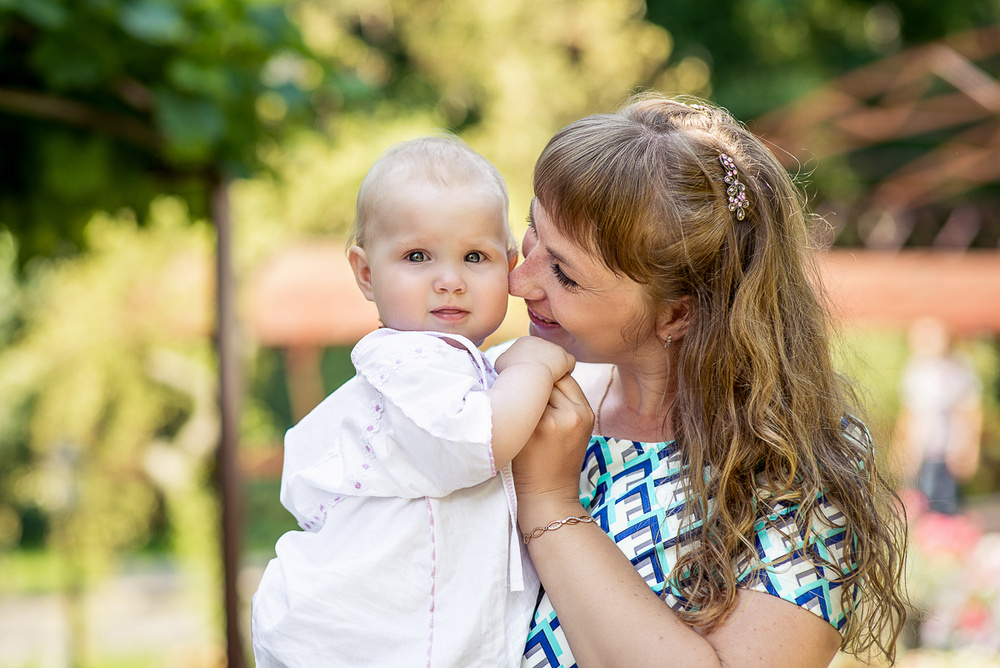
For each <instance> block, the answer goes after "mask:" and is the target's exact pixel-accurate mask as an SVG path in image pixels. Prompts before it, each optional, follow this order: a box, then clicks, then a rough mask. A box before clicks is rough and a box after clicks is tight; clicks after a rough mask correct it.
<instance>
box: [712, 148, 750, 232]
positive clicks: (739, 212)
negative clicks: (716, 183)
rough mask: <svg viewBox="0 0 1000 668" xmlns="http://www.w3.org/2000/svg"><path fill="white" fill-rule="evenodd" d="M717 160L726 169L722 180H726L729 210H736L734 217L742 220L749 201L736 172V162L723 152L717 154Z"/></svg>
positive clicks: (745, 214)
mask: <svg viewBox="0 0 1000 668" xmlns="http://www.w3.org/2000/svg"><path fill="white" fill-rule="evenodd" d="M719 162H721V163H722V166H723V167H724V168H725V170H726V175H725V177H723V180H724V181H725V182H726V186H727V187H726V195H727V196H728V198H729V210H730V211H735V212H736V219H737V220H743V219H744V218H746V217H747V209H748V208H749V206H750V203H749V202H748V201H747V193H746V186H744V185H743V184H742V183H741V182H740V177H739V174H737V172H736V164H735V163H734V162H733V159H732V158H730V157H729V156H728V155H726V154H725V153H720V154H719Z"/></svg>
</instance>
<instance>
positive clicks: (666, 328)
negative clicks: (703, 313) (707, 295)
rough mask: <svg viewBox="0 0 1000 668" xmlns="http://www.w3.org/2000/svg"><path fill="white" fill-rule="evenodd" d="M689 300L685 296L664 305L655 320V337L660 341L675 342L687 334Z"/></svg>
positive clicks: (689, 310)
mask: <svg viewBox="0 0 1000 668" xmlns="http://www.w3.org/2000/svg"><path fill="white" fill-rule="evenodd" d="M691 308H692V307H691V298H690V297H689V296H687V295H685V296H683V297H681V298H680V299H678V300H676V301H673V302H670V303H669V304H667V305H665V306H664V307H663V309H662V310H661V312H660V316H659V317H658V318H657V319H656V335H657V336H658V337H660V341H666V340H667V337H670V339H671V340H673V341H677V340H679V339H681V338H683V337H684V335H685V334H687V329H688V325H690V324H691Z"/></svg>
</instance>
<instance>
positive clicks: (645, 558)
mask: <svg viewBox="0 0 1000 668" xmlns="http://www.w3.org/2000/svg"><path fill="white" fill-rule="evenodd" d="M681 473H682V472H681V453H680V449H679V448H677V447H676V445H675V444H674V443H637V442H634V441H627V440H620V439H613V438H605V437H603V436H594V437H593V438H591V441H590V445H589V446H588V448H587V456H586V459H585V461H584V467H583V474H582V476H581V491H580V501H581V503H582V504H583V507H584V508H586V509H587V510H588V511H589V512H590V514H591V516H593V518H594V519H595V520H597V522H598V523H599V524H600V525H601V527H603V529H604V531H605V532H607V534H608V535H609V536H611V537H612V538H614V540H615V542H616V543H617V544H618V547H619V548H620V549H621V551H622V552H624V553H625V555H626V556H627V557H628V558H629V559H630V560H631V561H632V564H633V565H634V566H635V568H636V570H637V571H639V573H640V574H641V575H642V576H643V577H644V578H645V580H646V582H647V583H648V584H649V586H650V588H651V589H652V590H653V591H654V592H656V594H657V595H659V596H660V597H661V598H663V599H664V600H665V601H666V603H667V604H668V605H670V606H671V607H673V608H675V609H680V608H681V607H682V601H683V594H682V593H681V592H680V591H679V590H677V589H675V588H674V587H672V586H671V585H669V584H668V583H667V579H668V577H669V575H670V572H671V569H672V568H673V567H674V564H675V563H676V562H677V552H676V548H677V546H678V545H679V546H680V550H681V551H684V549H685V547H684V546H685V543H686V542H689V541H690V540H691V536H690V534H681V533H680V518H681V515H682V514H683V510H684V504H685V502H686V498H685V496H684V494H685V492H684V489H683V486H682V477H681ZM795 511H796V506H794V505H784V506H782V505H778V506H776V508H775V510H774V513H773V514H772V515H771V517H770V518H764V517H762V518H761V519H760V520H759V521H758V522H757V527H756V528H757V534H756V538H755V543H756V549H757V556H758V557H759V560H760V564H762V565H763V566H764V568H763V569H760V568H758V569H756V570H754V569H753V568H751V565H750V564H746V565H745V567H744V566H743V565H737V568H739V569H740V570H741V576H740V578H739V580H740V586H742V587H745V588H747V589H752V590H755V591H761V592H767V593H769V594H772V595H774V596H778V597H780V598H783V599H785V600H786V601H791V602H792V603H795V604H796V605H798V606H801V607H803V608H805V609H806V610H809V611H810V612H812V613H814V614H816V615H818V616H819V617H822V618H823V619H825V620H826V621H827V622H829V623H830V624H831V625H833V627H834V628H836V629H838V630H840V629H841V628H843V627H844V625H845V624H846V623H847V620H846V618H845V616H844V611H843V609H842V608H841V603H840V595H841V590H840V586H841V585H840V583H839V582H838V579H839V577H840V576H841V575H842V573H841V572H833V571H832V570H831V569H826V568H823V567H816V566H814V565H813V563H812V562H811V561H810V560H809V559H807V558H806V552H812V553H813V554H815V555H816V556H818V557H820V558H822V559H823V560H825V561H827V562H829V563H833V564H838V565H839V566H840V568H839V569H838V570H841V571H843V572H848V571H849V567H848V566H847V565H846V563H845V562H844V559H843V546H844V540H845V534H846V531H845V530H844V529H843V528H842V525H843V519H842V516H841V515H840V513H839V511H838V510H837V509H836V508H835V507H833V506H832V505H831V504H830V503H829V502H827V501H826V500H825V499H822V498H821V499H820V500H819V505H818V512H819V514H822V515H824V516H825V517H824V518H815V519H814V521H813V526H812V534H811V535H810V536H809V544H808V545H806V544H805V540H804V537H805V536H806V534H807V533H808V532H807V527H804V526H803V527H800V526H796V524H795ZM766 519H770V520H771V523H770V526H765V524H766ZM782 519H785V522H784V523H783V522H782ZM664 589H666V591H664ZM521 666H522V668H541V667H543V666H549V667H551V668H557V667H565V668H570V667H572V666H576V660H575V659H574V658H573V654H572V653H571V652H570V649H569V645H568V643H567V642H566V636H565V634H564V633H563V630H562V628H561V627H560V626H559V618H558V617H556V613H555V610H553V609H552V604H551V603H550V602H549V598H548V596H547V595H543V596H542V597H541V599H540V601H539V604H538V608H537V609H536V611H535V616H534V619H533V621H532V623H531V628H530V631H529V633H528V642H527V645H526V647H525V650H524V660H523V662H522V664H521Z"/></svg>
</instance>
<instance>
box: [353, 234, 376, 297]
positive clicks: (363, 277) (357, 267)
mask: <svg viewBox="0 0 1000 668" xmlns="http://www.w3.org/2000/svg"><path fill="white" fill-rule="evenodd" d="M347 261H348V262H350V263H351V269H352V270H353V271H354V280H355V281H357V283H358V287H359V288H361V294H363V295H364V296H365V299H367V300H368V301H370V302H373V301H375V291H374V290H373V289H372V269H371V267H370V266H369V264H368V253H366V252H365V249H364V248H362V247H361V246H351V247H350V248H349V249H348V251H347Z"/></svg>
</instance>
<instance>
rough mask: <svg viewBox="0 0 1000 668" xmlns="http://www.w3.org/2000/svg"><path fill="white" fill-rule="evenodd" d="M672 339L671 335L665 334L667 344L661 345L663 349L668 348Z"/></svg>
mask: <svg viewBox="0 0 1000 668" xmlns="http://www.w3.org/2000/svg"><path fill="white" fill-rule="evenodd" d="M673 338H674V335H673V334H667V342H666V343H664V344H663V347H664V348H669V347H670V341H671V340H672V339H673Z"/></svg>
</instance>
